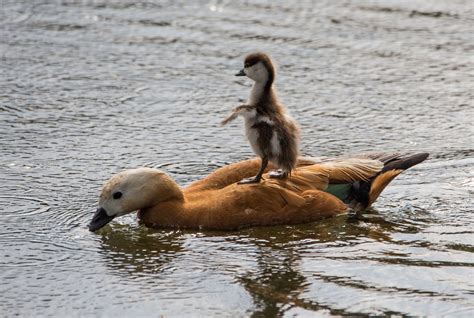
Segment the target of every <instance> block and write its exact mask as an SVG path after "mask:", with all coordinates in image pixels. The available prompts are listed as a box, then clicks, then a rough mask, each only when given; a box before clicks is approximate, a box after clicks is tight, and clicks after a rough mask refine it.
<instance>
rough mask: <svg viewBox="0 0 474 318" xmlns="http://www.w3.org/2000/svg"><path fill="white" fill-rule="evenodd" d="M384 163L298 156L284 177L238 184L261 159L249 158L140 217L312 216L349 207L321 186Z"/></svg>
mask: <svg viewBox="0 0 474 318" xmlns="http://www.w3.org/2000/svg"><path fill="white" fill-rule="evenodd" d="M382 166H383V164H381V163H379V162H376V161H366V162H365V163H364V165H360V166H359V167H358V169H354V167H351V166H348V165H347V163H346V164H341V165H337V164H314V162H308V161H304V160H300V161H299V167H298V168H297V169H296V170H295V172H294V173H293V174H292V175H291V177H290V178H288V179H286V180H280V179H270V178H265V179H264V180H263V181H262V182H261V183H258V184H249V185H238V184H236V182H237V181H239V180H241V179H242V178H246V177H249V176H252V175H254V174H255V172H256V171H257V170H258V168H259V160H257V159H253V160H246V161H242V162H239V163H235V164H231V165H229V166H226V167H223V168H221V169H218V170H217V171H216V172H214V173H212V174H211V175H209V176H208V177H206V178H204V179H203V180H200V181H197V182H195V183H193V184H191V185H190V186H188V187H187V188H185V189H183V194H184V199H181V200H168V201H166V202H161V203H159V204H157V205H156V206H153V207H150V208H147V209H142V210H141V213H140V219H141V222H143V223H144V224H145V225H146V226H148V227H179V228H201V229H216V230H231V229H238V228H242V227H248V226H253V225H274V224H296V223H305V222H312V221H316V220H320V219H323V218H327V217H331V216H334V215H338V214H342V213H346V212H347V210H348V207H347V205H346V204H344V203H343V202H342V201H341V200H339V199H338V198H337V197H335V196H333V195H331V194H329V193H326V192H324V191H323V190H325V189H326V188H327V186H328V184H329V183H330V182H335V183H338V182H351V181H354V180H357V178H359V179H360V180H362V179H369V178H370V177H371V176H373V175H375V174H376V173H377V172H378V171H380V169H381V167H382ZM270 168H271V167H270ZM351 169H352V170H351ZM264 177H265V175H264Z"/></svg>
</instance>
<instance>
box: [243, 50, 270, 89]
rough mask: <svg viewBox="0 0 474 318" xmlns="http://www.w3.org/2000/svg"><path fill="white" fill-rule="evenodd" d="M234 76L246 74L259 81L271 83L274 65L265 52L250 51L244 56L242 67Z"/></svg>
mask: <svg viewBox="0 0 474 318" xmlns="http://www.w3.org/2000/svg"><path fill="white" fill-rule="evenodd" d="M235 76H247V77H248V78H251V79H253V80H254V81H255V82H260V83H273V80H274V78H275V67H274V66H273V62H272V60H271V59H270V57H269V56H268V55H267V54H265V53H261V52H256V53H251V54H249V55H247V57H246V58H245V61H244V68H243V69H242V70H240V72H239V73H237V74H235Z"/></svg>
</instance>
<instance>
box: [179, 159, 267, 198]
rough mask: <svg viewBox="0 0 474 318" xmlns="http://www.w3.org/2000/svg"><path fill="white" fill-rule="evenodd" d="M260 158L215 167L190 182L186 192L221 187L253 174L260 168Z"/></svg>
mask: <svg viewBox="0 0 474 318" xmlns="http://www.w3.org/2000/svg"><path fill="white" fill-rule="evenodd" d="M260 164H261V162H260V159H257V158H255V159H249V160H244V161H240V162H236V163H232V164H230V165H226V166H224V167H222V168H219V169H217V170H216V171H214V172H213V173H211V174H209V175H208V176H207V177H205V178H203V179H201V180H198V181H195V182H193V183H191V184H190V185H189V186H188V187H187V188H186V189H185V191H186V192H193V191H205V190H216V189H222V188H224V187H226V186H228V185H230V184H232V183H236V182H238V181H240V180H242V179H245V178H248V177H251V176H254V175H255V174H257V171H258V169H259V168H260Z"/></svg>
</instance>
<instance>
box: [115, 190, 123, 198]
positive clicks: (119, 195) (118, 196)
mask: <svg viewBox="0 0 474 318" xmlns="http://www.w3.org/2000/svg"><path fill="white" fill-rule="evenodd" d="M113 197H114V199H120V198H121V197H122V192H120V191H117V192H114V194H113Z"/></svg>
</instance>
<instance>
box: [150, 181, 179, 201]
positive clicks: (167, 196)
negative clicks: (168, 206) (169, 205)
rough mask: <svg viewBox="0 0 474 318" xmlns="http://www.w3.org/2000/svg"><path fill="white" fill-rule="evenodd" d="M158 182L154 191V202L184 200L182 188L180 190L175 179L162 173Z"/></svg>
mask: <svg viewBox="0 0 474 318" xmlns="http://www.w3.org/2000/svg"><path fill="white" fill-rule="evenodd" d="M160 182H161V183H160V185H159V186H157V192H156V193H155V198H156V199H155V200H156V201H155V202H154V204H157V203H160V202H165V201H175V202H184V193H183V190H181V187H180V186H179V185H178V184H177V183H176V181H174V180H173V179H172V178H171V177H170V176H168V175H164V176H163V177H162V178H161V181H160Z"/></svg>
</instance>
